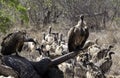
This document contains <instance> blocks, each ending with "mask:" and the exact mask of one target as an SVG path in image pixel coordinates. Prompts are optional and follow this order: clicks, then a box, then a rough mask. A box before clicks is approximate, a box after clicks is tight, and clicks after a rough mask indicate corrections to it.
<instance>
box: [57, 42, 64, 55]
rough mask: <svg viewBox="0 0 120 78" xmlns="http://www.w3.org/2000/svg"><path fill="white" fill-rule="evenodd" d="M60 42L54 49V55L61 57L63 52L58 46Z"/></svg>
mask: <svg viewBox="0 0 120 78" xmlns="http://www.w3.org/2000/svg"><path fill="white" fill-rule="evenodd" d="M60 43H61V41H59V42H58V46H57V47H56V49H55V54H56V55H62V52H63V47H62V46H61V45H60Z"/></svg>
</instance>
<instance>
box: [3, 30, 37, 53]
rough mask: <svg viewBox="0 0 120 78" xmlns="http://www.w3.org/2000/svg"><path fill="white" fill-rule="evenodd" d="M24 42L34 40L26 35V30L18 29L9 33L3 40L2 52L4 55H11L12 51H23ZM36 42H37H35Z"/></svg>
mask: <svg viewBox="0 0 120 78" xmlns="http://www.w3.org/2000/svg"><path fill="white" fill-rule="evenodd" d="M24 42H34V43H35V41H34V40H33V39H32V38H27V37H26V32H25V31H17V32H14V33H10V34H8V35H7V36H6V37H5V38H4V39H3V41H2V43H1V46H2V49H1V53H2V54H3V55H10V54H12V53H16V54H17V53H18V52H21V50H22V47H23V44H24ZM35 44H36V43H35Z"/></svg>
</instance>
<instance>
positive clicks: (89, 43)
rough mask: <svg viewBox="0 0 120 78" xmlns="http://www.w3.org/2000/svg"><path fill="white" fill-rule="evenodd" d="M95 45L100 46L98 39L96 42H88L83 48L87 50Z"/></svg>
mask: <svg viewBox="0 0 120 78" xmlns="http://www.w3.org/2000/svg"><path fill="white" fill-rule="evenodd" d="M94 44H98V39H95V41H91V40H87V41H86V42H85V44H84V46H83V48H84V49H85V50H86V49H88V47H90V46H92V45H94Z"/></svg>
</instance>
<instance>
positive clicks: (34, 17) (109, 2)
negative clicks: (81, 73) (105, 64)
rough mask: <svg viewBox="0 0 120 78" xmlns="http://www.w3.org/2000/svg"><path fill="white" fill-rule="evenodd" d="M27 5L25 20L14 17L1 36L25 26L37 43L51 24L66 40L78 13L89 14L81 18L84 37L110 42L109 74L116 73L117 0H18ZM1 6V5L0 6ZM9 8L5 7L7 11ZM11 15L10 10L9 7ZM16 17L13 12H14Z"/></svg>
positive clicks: (119, 57) (119, 40) (119, 67)
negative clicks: (84, 22)
mask: <svg viewBox="0 0 120 78" xmlns="http://www.w3.org/2000/svg"><path fill="white" fill-rule="evenodd" d="M13 1H14V0H13ZM18 1H19V2H20V3H21V4H22V5H23V6H24V7H26V8H27V14H28V18H29V22H28V23H27V24H26V22H25V21H24V20H23V19H16V21H15V22H13V24H12V26H9V27H8V29H7V30H6V33H2V32H1V33H0V36H1V37H0V42H1V41H2V38H3V37H4V36H5V35H6V34H7V33H10V32H13V31H15V30H27V32H28V34H30V36H32V37H35V38H36V39H37V40H38V41H39V43H40V42H41V39H42V33H43V32H47V30H48V26H52V28H53V30H52V32H59V33H62V34H63V36H64V39H65V40H66V42H67V32H68V30H69V29H70V27H72V26H74V25H75V24H77V21H78V20H79V16H78V15H80V14H86V15H89V16H87V17H85V21H86V22H87V25H88V27H89V30H90V35H89V38H88V40H95V39H96V38H98V39H99V40H98V43H99V44H100V45H101V46H107V45H108V44H113V45H114V48H113V49H112V51H114V52H115V55H114V56H113V65H112V68H111V71H110V72H109V73H108V74H110V75H115V76H119V75H120V0H18ZM2 9H4V7H1V8H0V10H2ZM9 11H10V10H8V12H9ZM13 15H14V11H13ZM15 17H17V15H16V16H15Z"/></svg>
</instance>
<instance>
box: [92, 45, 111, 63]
mask: <svg viewBox="0 0 120 78" xmlns="http://www.w3.org/2000/svg"><path fill="white" fill-rule="evenodd" d="M111 48H113V46H112V45H110V46H109V47H108V48H107V49H102V50H100V51H99V52H98V53H97V54H96V55H94V57H93V58H92V60H93V61H94V62H97V61H99V60H100V59H103V58H104V57H106V56H107V54H108V53H109V51H110V50H111Z"/></svg>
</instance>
